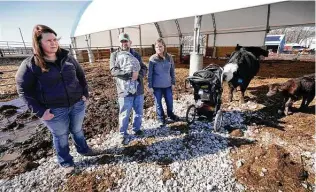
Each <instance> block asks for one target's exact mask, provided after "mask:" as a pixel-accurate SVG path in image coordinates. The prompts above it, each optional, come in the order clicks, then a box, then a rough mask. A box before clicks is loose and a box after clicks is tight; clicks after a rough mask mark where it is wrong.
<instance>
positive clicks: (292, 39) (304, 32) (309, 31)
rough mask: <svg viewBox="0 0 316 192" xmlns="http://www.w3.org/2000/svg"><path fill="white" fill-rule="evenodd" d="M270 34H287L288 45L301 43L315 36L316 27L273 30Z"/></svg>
mask: <svg viewBox="0 0 316 192" xmlns="http://www.w3.org/2000/svg"><path fill="white" fill-rule="evenodd" d="M269 34H271V35H281V34H285V41H286V43H301V42H302V41H304V40H307V39H308V38H311V37H313V36H315V26H310V27H291V28H280V29H274V30H271V31H270V33H269Z"/></svg>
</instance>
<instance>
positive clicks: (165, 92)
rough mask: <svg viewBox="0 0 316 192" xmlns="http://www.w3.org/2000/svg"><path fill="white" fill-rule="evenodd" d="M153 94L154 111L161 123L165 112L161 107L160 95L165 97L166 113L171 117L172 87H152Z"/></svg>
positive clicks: (163, 120) (163, 121)
mask: <svg viewBox="0 0 316 192" xmlns="http://www.w3.org/2000/svg"><path fill="white" fill-rule="evenodd" d="M153 89H154V96H155V105H156V113H157V117H158V120H159V121H160V122H162V123H165V113H164V110H163V107H162V97H164V98H165V101H166V105H167V115H168V117H173V116H174V114H173V97H172V88H171V87H167V88H153Z"/></svg>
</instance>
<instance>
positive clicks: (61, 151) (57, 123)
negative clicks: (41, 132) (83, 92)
mask: <svg viewBox="0 0 316 192" xmlns="http://www.w3.org/2000/svg"><path fill="white" fill-rule="evenodd" d="M50 113H52V114H54V118H53V119H51V120H49V121H45V120H42V122H43V123H44V124H45V125H46V126H47V127H48V129H49V130H50V132H51V133H52V135H53V142H54V147H55V150H56V153H57V160H58V162H59V164H60V165H61V166H73V165H74V162H73V158H72V156H71V155H70V154H69V143H68V137H69V132H70V134H71V137H72V139H73V140H74V142H75V146H76V149H77V152H78V153H80V154H84V153H87V152H88V150H89V147H88V145H87V142H86V139H85V137H84V134H83V130H82V123H83V119H84V116H85V102H84V101H83V100H80V101H79V102H77V103H75V104H74V105H73V106H72V107H62V108H55V109H50Z"/></svg>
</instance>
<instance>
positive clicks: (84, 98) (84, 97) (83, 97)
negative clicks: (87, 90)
mask: <svg viewBox="0 0 316 192" xmlns="http://www.w3.org/2000/svg"><path fill="white" fill-rule="evenodd" d="M82 101H84V102H85V103H86V105H88V104H89V102H88V99H87V98H86V96H84V95H83V96H82Z"/></svg>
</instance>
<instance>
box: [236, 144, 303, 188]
mask: <svg viewBox="0 0 316 192" xmlns="http://www.w3.org/2000/svg"><path fill="white" fill-rule="evenodd" d="M243 151H244V153H242V152H240V153H239V154H238V156H239V157H240V159H243V165H242V166H241V167H240V168H236V176H237V178H238V180H239V181H240V182H241V183H243V184H246V186H247V187H248V189H250V190H258V189H260V191H279V190H281V191H305V188H304V187H303V186H302V184H301V183H303V182H304V181H305V180H306V179H307V178H308V173H307V172H306V171H305V170H304V167H303V166H302V164H300V163H297V162H295V161H293V160H292V158H291V157H290V154H289V153H288V152H287V151H286V150H285V149H284V148H282V147H280V146H277V145H270V146H269V147H267V148H265V147H260V146H252V147H247V148H244V149H243ZM246 153H247V154H246ZM244 155H245V156H244Z"/></svg>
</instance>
